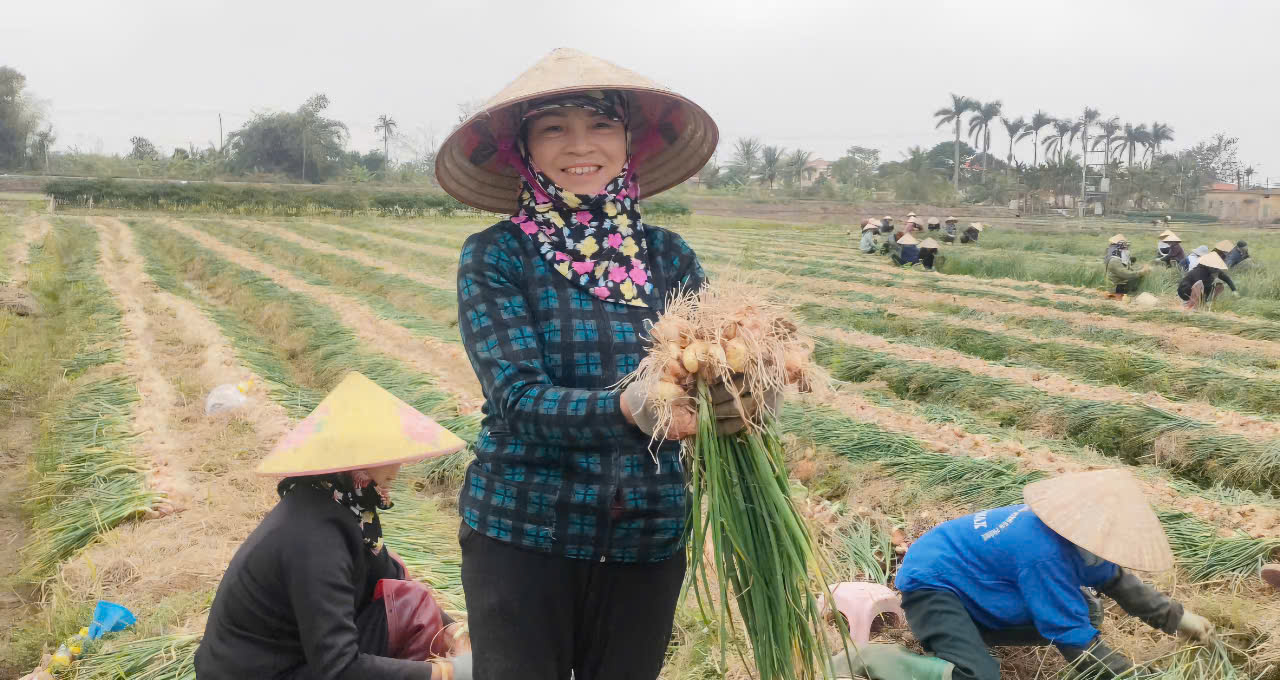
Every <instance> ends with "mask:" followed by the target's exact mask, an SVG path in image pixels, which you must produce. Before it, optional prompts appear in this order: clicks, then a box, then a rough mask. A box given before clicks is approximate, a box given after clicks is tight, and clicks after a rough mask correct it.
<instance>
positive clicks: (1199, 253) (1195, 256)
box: [1182, 245, 1209, 271]
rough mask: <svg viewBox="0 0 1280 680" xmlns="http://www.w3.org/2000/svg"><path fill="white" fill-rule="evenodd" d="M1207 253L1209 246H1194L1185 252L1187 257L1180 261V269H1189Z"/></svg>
mask: <svg viewBox="0 0 1280 680" xmlns="http://www.w3.org/2000/svg"><path fill="white" fill-rule="evenodd" d="M1208 254H1209V246H1203V245H1202V246H1196V249H1195V250H1193V251H1191V252H1190V253H1189V254H1187V258H1186V259H1185V260H1183V261H1182V271H1191V270H1192V269H1195V268H1196V265H1197V264H1199V263H1200V258H1202V257H1204V256H1205V255H1208Z"/></svg>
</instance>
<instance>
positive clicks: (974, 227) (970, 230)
mask: <svg viewBox="0 0 1280 680" xmlns="http://www.w3.org/2000/svg"><path fill="white" fill-rule="evenodd" d="M981 233H982V223H981V222H971V223H969V226H968V227H966V228H965V230H964V233H963V234H961V235H960V242H961V243H977V242H978V234H981Z"/></svg>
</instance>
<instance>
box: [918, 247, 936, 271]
mask: <svg viewBox="0 0 1280 680" xmlns="http://www.w3.org/2000/svg"><path fill="white" fill-rule="evenodd" d="M937 254H938V249H937V248H921V249H920V264H922V265H924V268H925V269H933V259H934V257H936V256H937Z"/></svg>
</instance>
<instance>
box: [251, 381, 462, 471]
mask: <svg viewBox="0 0 1280 680" xmlns="http://www.w3.org/2000/svg"><path fill="white" fill-rule="evenodd" d="M464 446H466V442H463V441H462V440H461V439H459V438H458V437H457V436H455V435H454V434H453V433H452V432H450V431H448V430H446V429H444V428H443V427H441V426H440V425H439V424H438V423H436V421H434V420H432V419H430V418H428V417H427V416H424V415H422V413H420V412H418V410H417V409H415V408H413V407H412V406H410V405H408V404H406V403H404V402H403V401H401V400H400V399H398V398H397V397H396V396H395V395H393V394H391V393H390V392H388V391H386V390H384V389H382V388H381V387H379V386H378V385H377V383H375V382H373V381H372V380H370V379H368V378H366V377H364V376H363V375H360V374H359V373H350V374H348V375H347V377H345V378H343V379H342V382H340V383H338V386H337V387H335V388H334V389H333V391H332V392H330V393H329V396H327V397H325V398H324V401H322V402H320V405H319V406H317V407H316V410H314V411H312V412H311V415H309V416H307V417H306V418H303V419H302V421H301V422H299V423H298V424H297V426H295V427H294V428H293V430H292V431H290V432H289V434H287V435H285V437H284V439H281V440H280V442H279V443H278V444H276V448H275V449H274V450H272V451H271V453H270V454H268V455H267V457H266V458H263V459H262V462H261V463H259V464H258V474H260V475H269V476H274V477H291V476H301V475H323V474H328V473H331V472H344V471H347V470H359V469H361V468H370V467H377V466H379V465H391V464H393V463H412V462H416V461H419V460H423V459H426V458H435V457H437V456H445V455H448V454H450V453H454V452H456V451H460V450H461V449H462V447H464Z"/></svg>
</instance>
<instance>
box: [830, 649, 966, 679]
mask: <svg viewBox="0 0 1280 680" xmlns="http://www.w3.org/2000/svg"><path fill="white" fill-rule="evenodd" d="M953 670H955V664H952V663H951V662H950V661H944V660H942V659H939V658H938V657H936V656H920V655H919V654H913V653H911V652H909V651H907V649H906V648H905V647H902V646H901V645H890V644H881V643H873V644H866V645H861V646H856V645H853V644H850V645H849V653H848V654H847V655H846V654H845V652H844V650H841V651H839V652H836V654H835V656H832V657H831V677H833V678H838V679H841V678H871V680H901V679H903V678H911V680H951V671H953Z"/></svg>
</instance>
